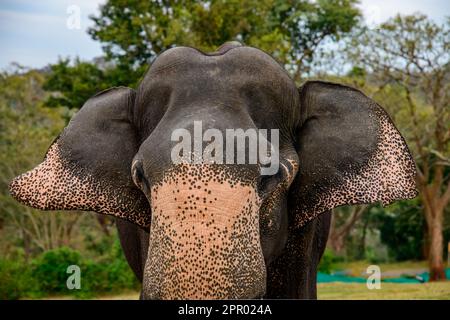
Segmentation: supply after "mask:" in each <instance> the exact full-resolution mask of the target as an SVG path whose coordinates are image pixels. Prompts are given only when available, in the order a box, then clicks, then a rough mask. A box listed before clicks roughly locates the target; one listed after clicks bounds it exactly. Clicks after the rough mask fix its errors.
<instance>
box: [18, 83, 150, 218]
mask: <svg viewBox="0 0 450 320" xmlns="http://www.w3.org/2000/svg"><path fill="white" fill-rule="evenodd" d="M134 96H135V93H134V91H133V90H132V89H129V88H122V87H121V88H113V89H109V90H106V91H103V92H101V93H99V94H97V95H95V96H94V97H92V98H91V99H89V100H88V101H87V102H86V103H85V104H84V106H83V107H82V108H81V109H80V111H79V112H78V113H77V114H76V115H75V116H74V117H73V119H72V120H71V121H70V123H69V125H68V126H67V127H66V128H65V129H64V131H63V132H62V133H61V135H60V136H59V137H58V138H57V139H56V140H55V142H54V143H53V144H52V145H51V146H50V148H49V150H48V151H47V154H46V156H45V159H44V161H43V162H42V163H41V164H39V165H38V166H37V167H36V168H34V169H32V170H31V171H29V172H26V173H24V174H22V175H20V176H18V177H16V178H15V179H14V180H13V181H12V182H11V184H10V192H11V195H12V196H13V197H14V198H15V199H17V200H18V201H20V202H22V203H24V204H26V205H28V206H31V207H34V208H37V209H42V210H86V211H95V212H98V213H103V214H108V215H113V216H116V217H119V218H123V219H126V220H128V221H131V222H133V223H136V224H138V225H140V226H143V227H146V226H148V225H149V224H150V207H149V204H148V202H147V200H146V197H145V195H144V194H143V193H142V192H141V191H140V190H139V189H138V188H137V187H136V186H135V185H134V183H133V181H132V179H131V169H130V168H131V161H132V159H133V157H134V155H135V154H136V152H137V150H138V147H139V146H138V145H137V142H136V133H135V132H134V129H133V126H132V124H131V122H130V120H129V119H130V117H131V115H130V112H131V110H132V107H133V103H134Z"/></svg>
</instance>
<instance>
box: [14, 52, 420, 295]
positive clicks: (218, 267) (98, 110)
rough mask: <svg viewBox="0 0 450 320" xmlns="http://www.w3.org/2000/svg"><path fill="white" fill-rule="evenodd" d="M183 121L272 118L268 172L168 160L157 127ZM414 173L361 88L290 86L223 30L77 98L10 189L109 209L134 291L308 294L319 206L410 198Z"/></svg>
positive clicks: (228, 123)
mask: <svg viewBox="0 0 450 320" xmlns="http://www.w3.org/2000/svg"><path fill="white" fill-rule="evenodd" d="M194 121H202V125H203V130H206V129H209V128H214V129H218V130H219V131H220V132H222V133H223V135H224V136H225V130H226V129H237V128H241V129H244V130H247V129H278V130H279V136H280V168H279V170H278V172H277V173H276V174H274V175H270V176H262V175H261V173H260V170H259V169H260V165H259V164H240V165H222V164H196V165H192V164H191V165H178V164H174V163H173V162H172V161H171V158H170V154H171V150H172V147H173V146H174V143H175V142H173V141H171V140H170V139H171V133H172V132H173V131H174V130H175V129H179V128H183V129H186V130H188V131H189V132H191V133H192V132H193V123H194ZM205 145H206V143H205V142H204V146H205ZM414 181H415V169H414V162H413V160H412V158H411V155H410V153H409V150H408V148H407V146H406V144H405V141H404V139H403V138H402V137H401V135H400V133H399V132H398V131H397V129H396V128H395V126H394V125H393V123H392V121H391V120H390V118H389V116H388V115H387V114H386V113H385V112H384V110H383V109H382V108H381V107H380V106H379V105H377V104H376V103H375V102H374V101H372V100H371V99H369V98H368V97H366V96H365V95H364V94H363V93H361V92H360V91H358V90H355V89H353V88H349V87H346V86H342V85H338V84H333V83H327V82H320V81H312V82H307V83H305V84H303V86H302V87H301V88H299V89H298V88H297V87H296V85H295V83H294V82H293V81H292V79H291V78H290V77H289V76H288V74H287V73H286V71H285V70H284V69H283V68H282V67H281V66H280V65H279V64H278V63H277V62H276V61H275V60H274V59H273V58H272V57H270V56H269V55H267V54H266V53H264V52H262V51H260V50H258V49H256V48H251V47H245V46H241V45H240V44H238V43H227V44H224V45H223V46H222V47H220V48H219V49H218V50H217V51H216V52H214V53H209V54H207V53H203V52H201V51H199V50H196V49H193V48H188V47H178V48H174V49H170V50H167V51H166V52H164V53H162V54H161V55H160V56H159V57H158V58H157V59H156V60H155V61H154V62H153V64H152V66H151V68H150V69H149V71H148V72H147V74H146V76H145V77H144V79H143V80H142V81H141V83H140V85H139V87H138V89H137V90H136V91H134V90H132V89H128V88H123V87H121V88H112V89H110V90H106V91H104V92H101V93H99V94H97V95H96V96H94V97H92V98H91V99H89V100H88V101H87V102H86V103H85V105H84V106H83V108H82V109H81V110H80V111H79V112H78V113H77V114H76V115H75V116H74V118H73V119H72V120H71V122H70V123H69V125H68V127H67V128H66V129H65V130H64V131H63V132H62V133H61V135H60V136H59V137H58V138H57V139H56V140H55V142H54V143H53V144H52V145H51V147H50V148H49V151H48V152H47V155H46V158H45V160H44V162H43V163H42V164H40V165H39V166H37V167H36V168H35V169H33V170H31V171H30V172H27V173H25V174H23V175H21V176H19V177H17V178H16V179H14V180H13V181H12V182H11V185H10V190H11V194H12V196H14V197H15V198H16V199H17V200H19V201H21V202H23V203H25V204H27V205H29V206H32V207H36V208H40V209H44V210H56V209H66V210H72V209H78V210H91V211H96V212H99V213H103V214H108V215H112V216H115V217H116V218H117V219H116V221H117V227H118V230H119V236H120V241H121V244H122V247H123V249H124V252H125V256H126V258H127V260H128V262H129V264H130V266H131V268H132V269H133V271H134V273H135V274H136V276H137V277H138V278H139V280H141V281H142V283H143V289H142V293H141V297H142V298H145V299H180V298H194V299H205V298H209V299H211V298H222V299H223V298H225V299H227V298H260V297H266V298H305V299H312V298H316V273H317V266H318V263H319V260H320V258H321V256H322V254H323V251H324V248H325V244H326V241H327V237H328V232H329V225H330V218H331V214H330V212H331V211H330V210H331V209H332V208H334V207H337V206H341V205H348V204H360V203H372V202H382V203H383V204H389V203H391V202H393V201H395V200H397V199H405V198H412V197H415V196H416V190H415V182H414Z"/></svg>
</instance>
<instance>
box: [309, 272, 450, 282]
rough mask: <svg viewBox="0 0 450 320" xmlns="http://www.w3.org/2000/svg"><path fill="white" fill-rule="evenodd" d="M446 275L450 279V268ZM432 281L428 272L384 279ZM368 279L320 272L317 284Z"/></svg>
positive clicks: (387, 280) (394, 280)
mask: <svg viewBox="0 0 450 320" xmlns="http://www.w3.org/2000/svg"><path fill="white" fill-rule="evenodd" d="M445 274H446V276H447V279H450V268H448V269H446V270H445ZM429 279H430V274H429V273H428V272H423V273H420V274H417V275H416V276H415V277H414V276H411V275H405V276H401V277H398V278H384V279H382V280H381V281H382V282H390V283H421V282H428V280H429ZM366 281H367V278H364V277H351V276H346V275H342V274H326V273H321V272H319V273H318V274H317V282H318V283H327V282H347V283H365V282H366Z"/></svg>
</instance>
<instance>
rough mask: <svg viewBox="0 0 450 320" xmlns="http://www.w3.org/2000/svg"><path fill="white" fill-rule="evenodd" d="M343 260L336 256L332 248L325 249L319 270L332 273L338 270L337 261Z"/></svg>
mask: <svg viewBox="0 0 450 320" xmlns="http://www.w3.org/2000/svg"><path fill="white" fill-rule="evenodd" d="M339 261H341V259H340V258H338V257H337V256H335V255H334V254H333V252H332V251H331V250H330V249H328V248H327V249H325V252H324V253H323V256H322V258H321V259H320V263H319V268H318V271H319V272H322V273H327V274H331V273H332V272H333V271H336V269H337V268H336V267H337V265H336V264H337V263H338V262H339Z"/></svg>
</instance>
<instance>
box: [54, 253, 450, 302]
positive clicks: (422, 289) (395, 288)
mask: <svg viewBox="0 0 450 320" xmlns="http://www.w3.org/2000/svg"><path fill="white" fill-rule="evenodd" d="M369 265H371V263H369V262H367V261H355V262H348V263H341V264H339V265H337V268H336V269H339V270H347V271H349V273H350V275H352V276H355V277H361V276H364V277H365V276H366V275H364V274H365V271H366V269H367V266H369ZM377 265H378V266H379V267H380V269H381V273H382V274H383V273H386V274H388V273H399V274H401V273H403V272H405V273H409V272H414V271H416V272H417V271H418V270H424V269H427V263H426V261H418V262H410V261H408V262H398V263H380V264H377ZM317 296H318V299H322V300H341V299H342V300H371V299H386V300H390V299H449V300H450V280H448V281H445V282H432V283H417V284H410V283H404V284H403V283H401V284H400V283H384V282H382V283H381V289H373V290H369V289H367V287H366V284H365V283H342V282H331V283H319V284H318V285H317ZM48 299H73V297H70V296H57V297H49V298H48ZM94 299H99V300H136V299H139V292H134V291H128V292H124V293H120V294H112V295H105V296H99V297H95V298H94Z"/></svg>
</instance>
